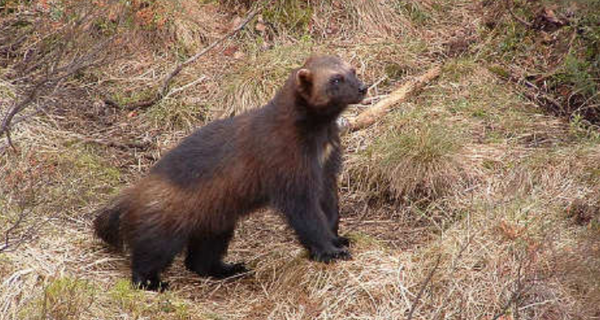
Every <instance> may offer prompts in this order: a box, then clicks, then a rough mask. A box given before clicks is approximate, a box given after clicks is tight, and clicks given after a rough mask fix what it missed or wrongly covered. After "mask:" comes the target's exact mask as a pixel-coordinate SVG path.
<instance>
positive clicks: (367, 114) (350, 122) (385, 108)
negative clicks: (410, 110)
mask: <svg viewBox="0 0 600 320" xmlns="http://www.w3.org/2000/svg"><path fill="white" fill-rule="evenodd" d="M441 70H442V68H441V66H436V67H433V68H431V69H429V71H427V72H426V73H424V74H423V75H421V76H419V77H417V78H415V79H413V80H411V81H408V82H407V83H405V84H404V85H402V86H401V87H400V88H398V89H396V90H395V91H393V92H392V93H390V95H389V96H388V97H387V98H385V99H383V100H381V101H379V102H378V103H377V104H375V105H374V106H372V107H370V108H368V109H367V110H365V111H364V112H362V113H361V114H359V115H358V116H357V117H356V118H353V119H346V120H345V119H343V118H341V121H340V124H339V125H340V129H341V131H342V133H347V132H350V131H356V130H360V129H364V128H366V127H368V126H370V125H372V124H374V123H375V122H377V121H378V120H379V119H381V118H382V117H383V116H385V115H386V114H388V113H389V112H390V111H391V110H392V107H393V106H394V105H396V104H398V103H401V102H404V101H406V100H407V99H408V98H409V97H410V96H411V95H413V94H415V93H416V92H417V91H418V90H420V89H421V88H423V87H424V86H425V85H426V84H428V83H429V82H431V81H432V80H434V79H435V78H437V77H438V76H439V75H440V73H441Z"/></svg>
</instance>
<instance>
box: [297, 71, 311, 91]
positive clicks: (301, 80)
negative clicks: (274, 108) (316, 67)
mask: <svg viewBox="0 0 600 320" xmlns="http://www.w3.org/2000/svg"><path fill="white" fill-rule="evenodd" d="M296 81H297V83H298V85H299V86H301V87H303V88H306V87H308V86H309V85H310V84H311V83H312V73H311V72H310V70H308V69H300V70H298V72H296Z"/></svg>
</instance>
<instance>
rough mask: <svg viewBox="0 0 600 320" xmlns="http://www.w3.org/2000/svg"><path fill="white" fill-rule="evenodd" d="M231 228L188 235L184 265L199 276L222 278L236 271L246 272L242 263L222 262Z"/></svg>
mask: <svg viewBox="0 0 600 320" xmlns="http://www.w3.org/2000/svg"><path fill="white" fill-rule="evenodd" d="M232 237H233V228H231V229H228V230H226V231H223V232H219V233H214V232H213V233H207V232H197V233H196V234H193V235H192V236H190V239H189V241H188V252H187V257H186V258H185V265H186V267H187V268H188V269H189V270H191V271H194V272H196V273H197V274H198V275H200V276H203V277H205V276H209V277H213V278H217V279H224V278H228V277H231V276H233V275H236V274H238V273H244V272H247V271H248V269H246V267H245V266H244V264H243V263H235V264H230V263H224V262H223V257H224V256H225V254H226V253H227V248H228V247H229V241H231V238H232Z"/></svg>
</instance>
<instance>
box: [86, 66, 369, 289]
mask: <svg viewBox="0 0 600 320" xmlns="http://www.w3.org/2000/svg"><path fill="white" fill-rule="evenodd" d="M365 93H366V87H365V86H364V85H363V84H362V83H361V82H360V81H359V80H358V79H357V78H356V76H355V74H354V70H353V69H352V68H351V67H350V66H348V65H347V64H346V63H344V62H343V61H341V60H340V59H339V58H337V57H333V56H318V57H312V58H310V59H309V60H307V62H306V63H305V65H304V66H303V67H302V68H300V69H296V70H294V71H293V72H292V74H291V75H290V77H289V78H288V80H287V81H286V83H285V85H284V86H283V88H282V89H281V90H280V91H279V92H278V94H277V95H276V96H275V98H274V99H273V100H272V101H270V102H269V103H268V104H267V105H265V106H263V107H262V108H259V109H256V110H253V111H250V112H248V113H244V114H241V115H239V116H236V117H233V118H229V119H224V120H218V121H214V122H212V123H210V124H208V125H206V126H205V127H203V128H201V129H199V130H197V131H196V132H194V133H193V134H192V135H190V136H189V137H187V138H186V139H184V140H183V141H182V142H181V143H180V144H179V145H178V146H177V147H175V148H174V149H173V150H171V151H170V152H169V153H167V154H166V155H165V156H164V157H163V158H162V159H161V160H160V161H158V162H157V163H156V165H155V166H154V167H153V168H152V169H151V171H150V173H149V174H148V176H146V177H145V178H143V179H142V180H141V181H139V182H138V183H137V184H135V185H133V186H132V187H130V188H128V189H126V190H125V191H123V192H122V194H121V195H120V196H118V197H117V198H116V199H115V200H114V201H113V202H112V203H111V204H109V205H108V206H106V207H105V208H103V209H101V210H100V212H99V214H98V216H97V218H96V220H95V229H96V234H97V235H98V236H99V237H100V238H102V239H103V240H105V241H106V242H107V243H109V244H111V245H113V246H115V247H120V246H122V244H123V243H124V244H125V245H126V246H127V247H128V248H129V249H130V250H131V251H132V278H133V282H134V283H135V284H137V285H142V286H145V287H147V288H149V289H158V288H159V287H160V286H162V285H164V283H161V282H160V277H159V276H160V273H161V272H162V271H163V270H164V269H165V268H166V267H167V266H168V265H169V264H170V263H171V262H172V260H173V258H174V256H175V255H176V254H177V253H179V252H180V251H182V250H183V249H184V248H186V247H187V257H186V266H187V267H188V268H189V269H190V270H193V271H195V272H196V273H198V274H199V275H202V276H213V277H217V278H222V277H228V276H231V275H234V274H236V273H239V272H244V271H245V270H246V269H245V268H244V266H243V264H227V263H224V262H223V261H222V258H223V256H224V255H225V254H226V252H227V246H228V244H229V241H230V239H231V237H232V235H233V231H234V228H235V226H236V223H237V221H238V219H240V218H242V217H244V216H246V215H248V214H250V213H252V212H253V211H256V210H257V209H259V208H262V207H265V206H271V207H273V208H275V209H277V210H279V211H280V212H282V213H283V214H284V216H285V217H286V218H287V221H288V222H289V224H290V226H291V227H292V228H293V229H294V230H295V231H296V234H297V235H298V238H299V240H300V242H301V243H302V245H303V246H304V247H306V248H307V249H308V250H309V252H310V256H311V258H312V259H314V260H317V261H323V262H329V261H332V260H336V259H348V258H350V254H349V252H348V250H347V248H346V246H347V244H348V243H347V239H345V238H343V237H339V236H338V221H339V216H338V198H337V175H338V172H339V169H340V166H341V153H340V141H339V134H338V129H337V125H336V123H335V120H336V119H337V117H338V115H339V114H340V113H341V112H342V111H343V110H344V109H345V108H346V106H347V105H348V104H350V103H358V102H359V101H360V100H362V98H363V97H364V94H365Z"/></svg>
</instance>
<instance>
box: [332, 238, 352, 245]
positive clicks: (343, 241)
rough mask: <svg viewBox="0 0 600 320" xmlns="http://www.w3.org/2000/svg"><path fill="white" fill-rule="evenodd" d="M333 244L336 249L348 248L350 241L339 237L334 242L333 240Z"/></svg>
mask: <svg viewBox="0 0 600 320" xmlns="http://www.w3.org/2000/svg"><path fill="white" fill-rule="evenodd" d="M333 244H334V245H335V246H336V247H338V248H342V247H349V246H350V239H348V238H346V237H341V236H340V237H337V238H336V239H335V240H333Z"/></svg>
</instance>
